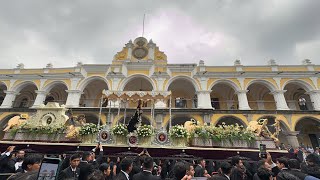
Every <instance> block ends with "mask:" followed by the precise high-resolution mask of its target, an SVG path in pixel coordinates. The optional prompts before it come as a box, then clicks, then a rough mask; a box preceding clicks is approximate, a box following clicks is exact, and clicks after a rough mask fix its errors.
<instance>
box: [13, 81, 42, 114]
mask: <svg viewBox="0 0 320 180" xmlns="http://www.w3.org/2000/svg"><path fill="white" fill-rule="evenodd" d="M19 89H21V90H20V91H19ZM19 89H18V90H17V92H19V95H17V97H16V98H15V101H14V102H13V107H15V108H27V107H31V106H32V105H33V103H34V100H35V99H36V96H37V94H36V92H35V91H36V90H38V88H37V87H36V86H35V84H33V83H26V84H24V85H22V87H20V88H19Z"/></svg>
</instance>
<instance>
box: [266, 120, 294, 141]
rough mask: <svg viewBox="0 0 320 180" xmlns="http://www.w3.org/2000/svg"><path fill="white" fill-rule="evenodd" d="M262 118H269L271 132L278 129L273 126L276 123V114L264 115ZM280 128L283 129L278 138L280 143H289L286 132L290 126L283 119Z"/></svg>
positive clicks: (268, 125)
mask: <svg viewBox="0 0 320 180" xmlns="http://www.w3.org/2000/svg"><path fill="white" fill-rule="evenodd" d="M260 119H268V124H267V127H268V129H269V131H270V132H271V133H274V132H275V131H276V129H275V126H273V125H274V123H275V119H276V117H274V116H263V117H261V118H260ZM280 128H281V131H280V133H279V137H278V139H279V141H280V143H284V144H288V140H287V135H286V132H288V131H289V128H288V127H287V126H286V125H285V124H284V123H283V122H282V121H280Z"/></svg>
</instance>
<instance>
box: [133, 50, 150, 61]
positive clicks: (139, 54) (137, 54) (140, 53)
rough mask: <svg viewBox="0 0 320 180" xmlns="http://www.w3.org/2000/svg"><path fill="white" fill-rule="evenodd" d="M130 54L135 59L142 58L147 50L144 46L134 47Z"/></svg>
mask: <svg viewBox="0 0 320 180" xmlns="http://www.w3.org/2000/svg"><path fill="white" fill-rule="evenodd" d="M132 54H133V56H134V57H135V58H137V59H143V58H145V57H146V56H147V54H148V50H147V49H146V48H143V47H139V48H135V49H134V50H133V53H132Z"/></svg>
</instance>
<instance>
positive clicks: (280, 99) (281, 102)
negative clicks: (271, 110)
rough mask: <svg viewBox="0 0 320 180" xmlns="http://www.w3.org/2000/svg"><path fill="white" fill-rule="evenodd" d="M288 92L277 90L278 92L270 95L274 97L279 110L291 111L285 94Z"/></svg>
mask: <svg viewBox="0 0 320 180" xmlns="http://www.w3.org/2000/svg"><path fill="white" fill-rule="evenodd" d="M286 91H287V90H276V91H273V92H271V93H270V94H272V95H273V97H274V101H275V102H276V106H277V110H289V107H288V105H287V102H286V99H285V97H284V93H285V92H286Z"/></svg>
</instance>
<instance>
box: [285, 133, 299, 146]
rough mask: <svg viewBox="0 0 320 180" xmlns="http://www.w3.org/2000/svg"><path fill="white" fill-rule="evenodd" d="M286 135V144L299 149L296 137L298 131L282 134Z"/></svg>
mask: <svg viewBox="0 0 320 180" xmlns="http://www.w3.org/2000/svg"><path fill="white" fill-rule="evenodd" d="M283 133H284V134H285V135H286V138H287V141H288V143H289V144H290V145H291V146H292V147H293V148H297V147H299V141H298V137H297V135H298V134H299V131H287V132H283Z"/></svg>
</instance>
